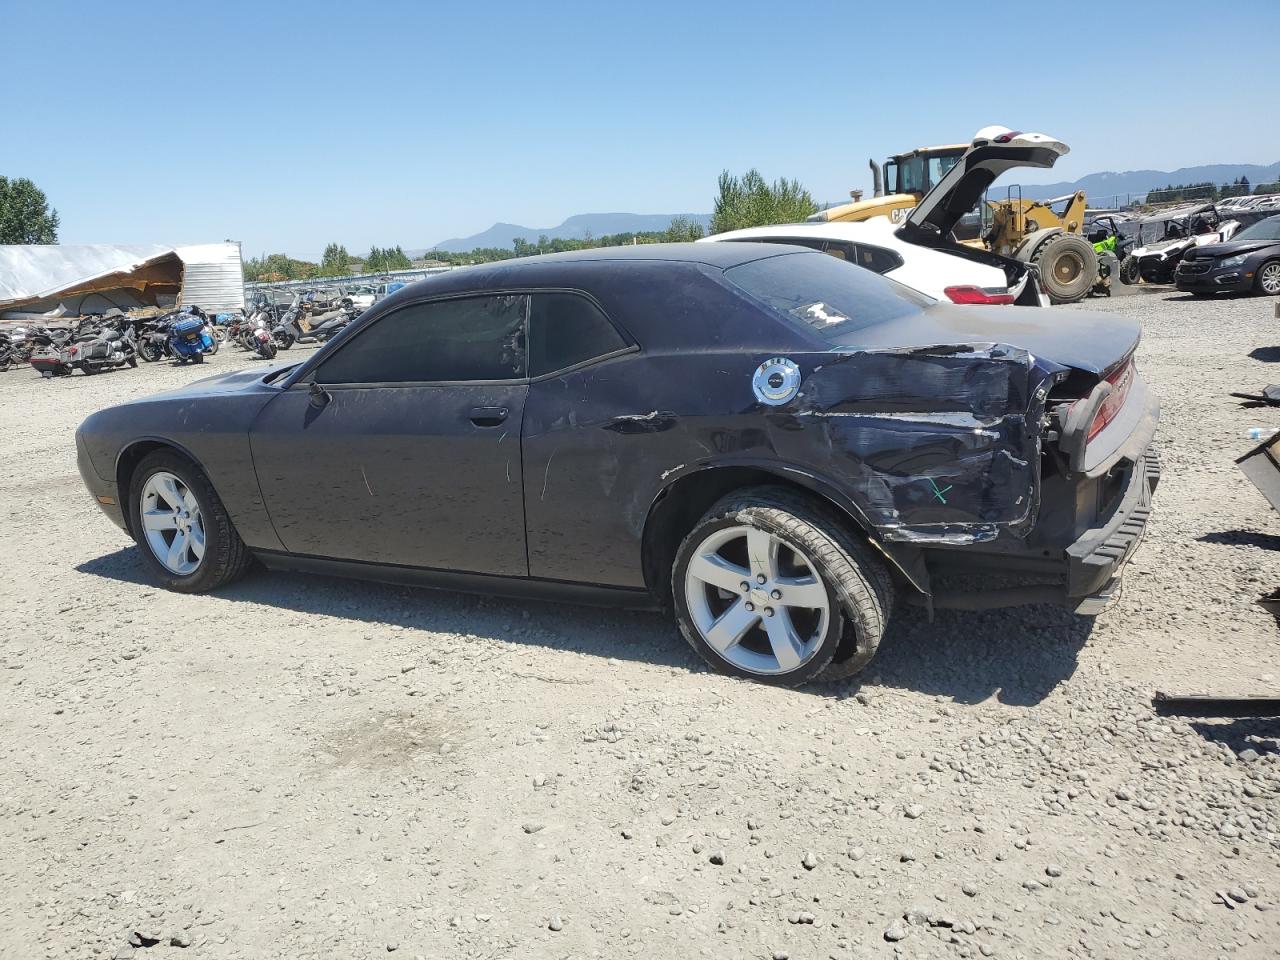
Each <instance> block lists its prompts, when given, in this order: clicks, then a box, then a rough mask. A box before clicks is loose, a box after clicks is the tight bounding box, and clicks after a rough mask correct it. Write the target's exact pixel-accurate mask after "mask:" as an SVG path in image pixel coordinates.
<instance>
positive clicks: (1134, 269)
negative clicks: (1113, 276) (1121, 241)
mask: <svg viewBox="0 0 1280 960" xmlns="http://www.w3.org/2000/svg"><path fill="white" fill-rule="evenodd" d="M1141 279H1142V272H1141V271H1140V270H1139V269H1138V258H1137V257H1135V256H1134V255H1133V254H1129V256H1127V257H1125V258H1124V259H1123V260H1121V261H1120V282H1121V283H1123V284H1128V285H1132V284H1135V283H1137V282H1138V281H1139V280H1141Z"/></svg>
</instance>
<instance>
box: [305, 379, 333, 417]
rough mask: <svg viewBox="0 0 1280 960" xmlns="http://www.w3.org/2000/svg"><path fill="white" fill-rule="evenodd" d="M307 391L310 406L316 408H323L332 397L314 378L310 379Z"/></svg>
mask: <svg viewBox="0 0 1280 960" xmlns="http://www.w3.org/2000/svg"><path fill="white" fill-rule="evenodd" d="M308 392H309V393H310V394H311V406H313V407H315V408H316V409H317V410H323V409H324V408H325V407H327V406H328V405H329V401H330V400H332V399H333V395H332V394H330V393H329V391H328V390H326V389H325V388H324V387H322V386H320V384H318V383H316V382H315V381H314V380H312V381H311V389H310V390H309V391H308Z"/></svg>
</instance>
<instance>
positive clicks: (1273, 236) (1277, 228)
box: [1231, 217, 1280, 242]
mask: <svg viewBox="0 0 1280 960" xmlns="http://www.w3.org/2000/svg"><path fill="white" fill-rule="evenodd" d="M1231 239H1232V241H1233V242H1234V241H1236V240H1280V217H1267V219H1265V220H1259V221H1258V222H1257V223H1255V224H1253V225H1252V226H1248V227H1245V228H1244V229H1243V230H1241V231H1240V232H1239V233H1237V234H1235V236H1233V237H1232V238H1231Z"/></svg>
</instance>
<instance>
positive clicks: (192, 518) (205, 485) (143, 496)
mask: <svg viewBox="0 0 1280 960" xmlns="http://www.w3.org/2000/svg"><path fill="white" fill-rule="evenodd" d="M128 508H129V528H130V530H131V531H132V533H133V538H134V540H136V541H137V543H138V548H139V550H140V552H141V554H142V559H143V561H144V562H145V563H146V565H147V566H148V567H149V568H151V570H152V572H153V573H154V574H155V576H156V578H157V579H158V580H159V581H160V583H161V585H163V586H164V587H166V588H168V589H170V590H176V591H178V592H180V593H203V592H205V591H207V590H213V589H215V588H217V587H221V586H223V585H224V584H227V583H230V582H231V581H232V580H235V579H237V578H238V577H240V576H242V575H243V574H244V572H245V571H246V570H247V569H248V568H249V564H250V562H251V560H252V556H251V554H250V553H249V549H248V548H247V547H246V546H245V545H244V541H243V540H241V539H240V535H239V534H238V533H236V530H235V527H234V526H233V525H232V523H231V518H230V517H229V516H228V515H227V511H226V509H225V508H224V507H223V505H222V501H221V500H220V499H219V498H218V494H217V492H216V491H214V489H213V485H212V484H211V483H209V480H208V478H207V477H206V476H205V475H204V473H203V471H201V470H200V468H199V467H197V466H196V465H195V464H193V463H192V462H191V461H190V460H188V459H187V458H186V457H184V456H182V455H181V454H179V453H176V452H175V451H172V450H157V451H156V452H154V453H151V454H148V455H147V456H146V457H144V458H143V460H142V462H141V463H139V464H138V467H137V469H136V470H134V472H133V476H132V477H131V478H130V481H129V507H128Z"/></svg>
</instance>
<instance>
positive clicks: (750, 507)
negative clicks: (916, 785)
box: [671, 487, 893, 686]
mask: <svg viewBox="0 0 1280 960" xmlns="http://www.w3.org/2000/svg"><path fill="white" fill-rule="evenodd" d="M671 589H672V597H673V599H674V601H675V611H676V619H677V621H678V622H679V624H680V630H681V632H682V633H683V634H684V636H685V639H686V640H688V641H689V643H690V644H691V645H692V646H693V648H694V649H695V650H697V651H698V653H699V654H700V655H701V656H702V658H703V659H704V660H706V661H707V663H708V664H710V665H711V667H712V668H713V669H715V670H717V671H719V672H721V673H727V674H730V675H732V676H737V677H743V678H749V679H753V680H760V681H762V682H765V683H770V684H776V685H779V686H797V685H799V684H802V683H806V682H808V681H810V680H819V681H825V680H837V679H840V678H842V677H847V676H851V675H852V674H854V673H857V672H858V671H859V670H861V669H862V668H863V667H864V666H866V665H867V663H868V662H869V661H870V660H871V658H872V657H873V656H874V655H875V652H876V649H877V647H878V646H879V644H880V638H881V637H882V636H883V634H884V630H885V626H886V624H887V622H888V616H889V611H890V609H891V608H892V605H893V584H892V582H891V580H890V578H889V574H888V570H887V569H886V568H885V566H884V564H883V563H882V562H881V561H880V560H879V559H877V558H876V557H875V556H874V554H872V553H871V551H870V550H869V549H868V548H867V546H866V545H865V544H864V543H862V542H861V540H860V539H859V538H858V537H857V536H856V535H854V534H853V533H852V532H851V531H850V530H849V528H848V524H847V522H844V521H842V520H841V519H840V518H838V517H837V516H836V515H835V514H834V512H832V511H830V510H829V509H827V508H825V507H824V506H822V505H820V504H817V503H814V502H813V501H811V500H809V499H807V498H805V497H803V496H801V495H798V494H796V493H793V492H791V491H789V490H785V489H781V488H776V487H760V488H756V489H751V490H745V491H741V492H738V493H734V494H730V495H729V496H727V497H725V498H724V499H722V500H721V501H719V502H718V503H717V504H715V505H714V506H713V507H712V508H711V509H710V510H709V511H708V512H707V513H706V515H705V516H704V517H703V518H702V519H701V520H700V521H699V522H698V524H697V525H696V526H695V527H694V528H693V530H692V531H691V532H690V533H689V535H688V536H687V537H686V538H685V540H684V542H683V543H682V544H681V545H680V549H679V550H678V551H677V554H676V561H675V564H674V567H673V569H672V577H671Z"/></svg>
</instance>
